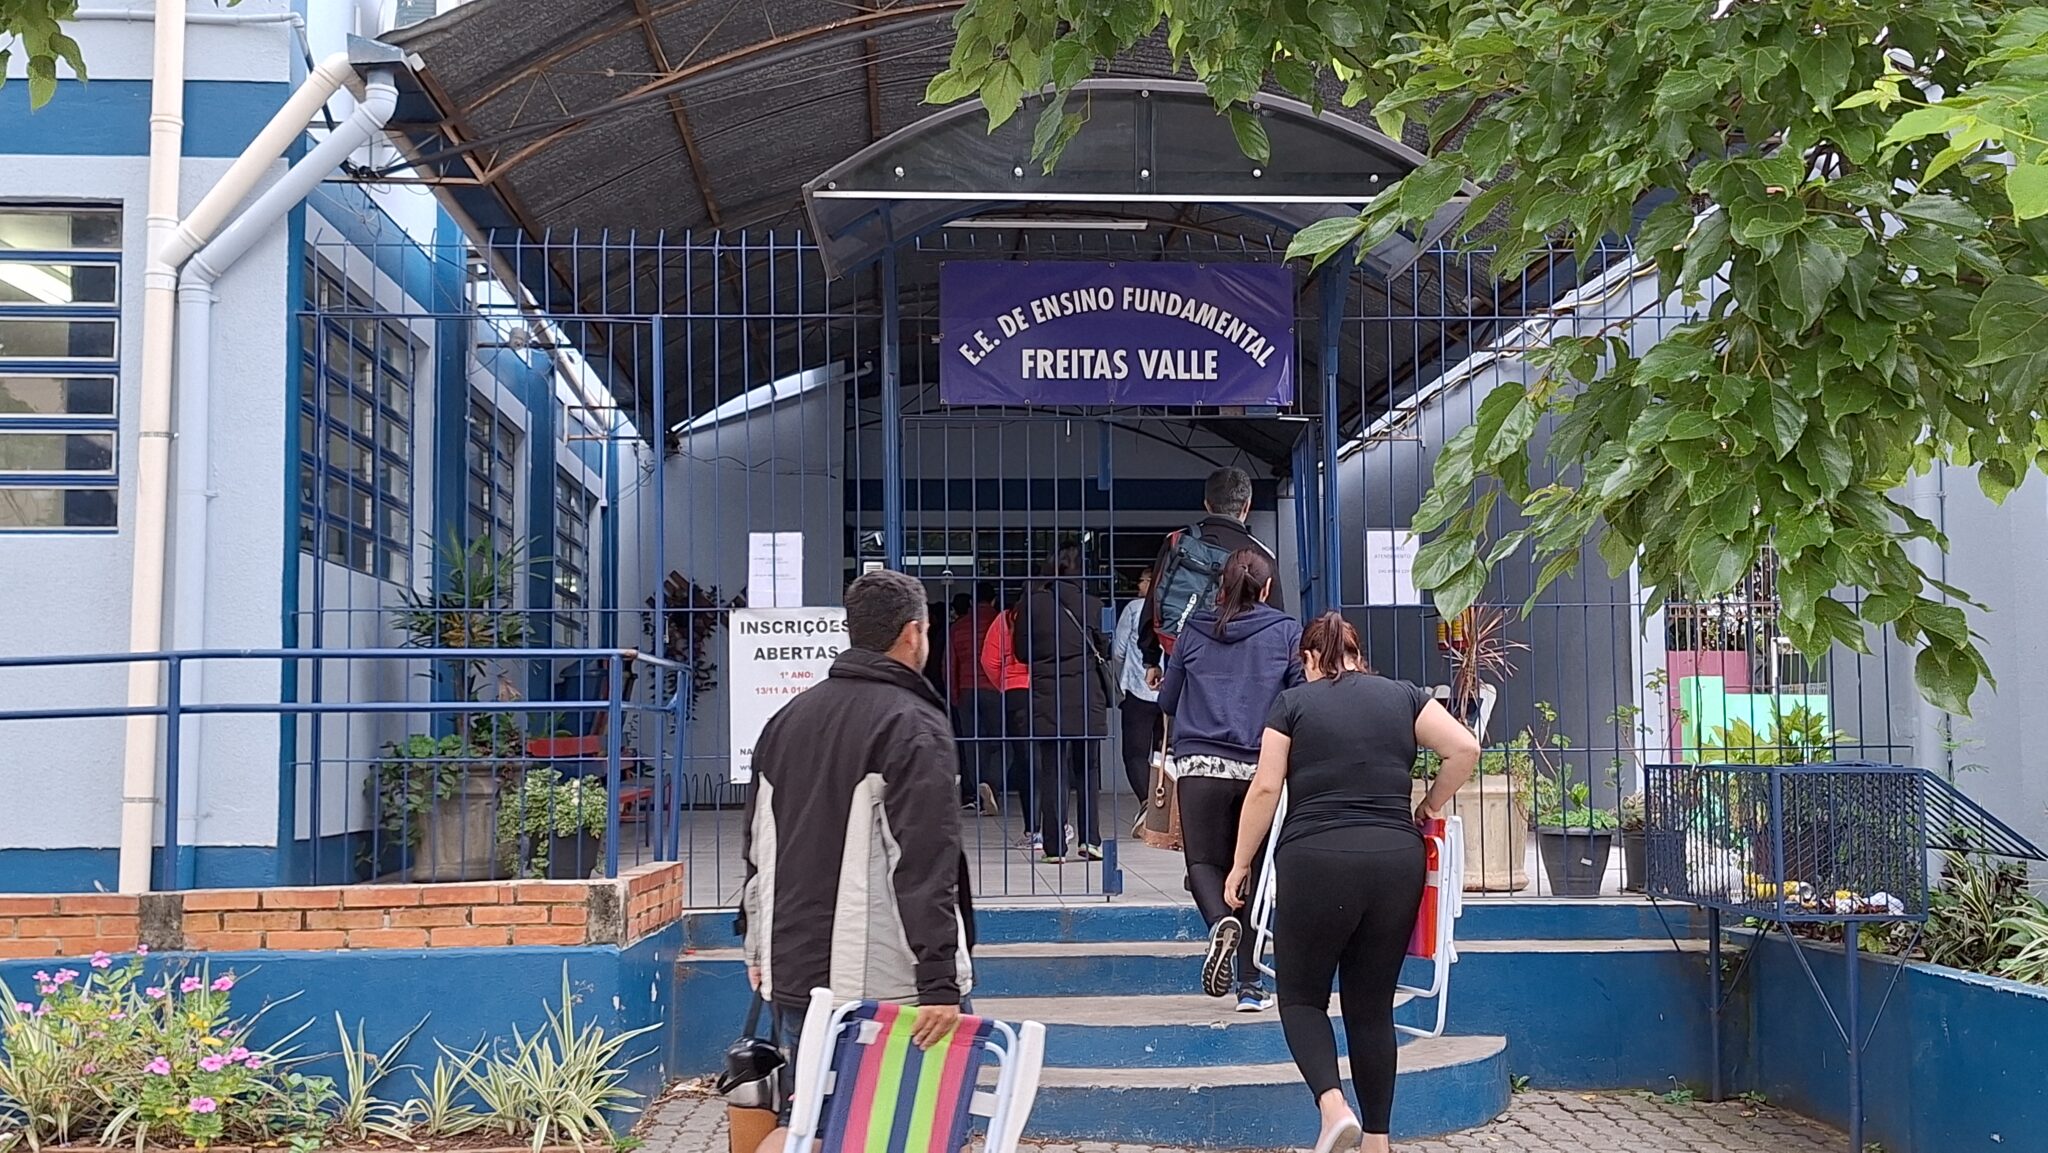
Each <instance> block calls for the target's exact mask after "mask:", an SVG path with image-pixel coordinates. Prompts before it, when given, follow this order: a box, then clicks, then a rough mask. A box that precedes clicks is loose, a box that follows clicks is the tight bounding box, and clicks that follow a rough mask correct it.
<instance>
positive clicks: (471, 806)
mask: <svg viewBox="0 0 2048 1153" xmlns="http://www.w3.org/2000/svg"><path fill="white" fill-rule="evenodd" d="M467 729H468V731H467V732H460V733H449V734H447V735H445V736H441V737H433V736H428V735H427V734H425V733H414V734H412V735H411V736H408V737H406V738H405V739H404V740H400V741H392V742H390V743H389V744H386V745H385V746H384V759H383V760H381V761H379V762H378V763H377V765H376V769H375V771H374V772H373V773H372V775H371V778H370V785H371V788H372V789H373V790H374V792H375V798H374V800H375V804H376V806H377V824H378V827H379V828H380V829H382V830H383V833H384V843H385V844H386V845H387V846H389V845H397V846H400V847H402V848H404V849H406V850H409V851H410V857H411V861H412V870H411V877H412V879H413V880H414V881H472V880H480V879H483V878H487V877H490V876H492V875H493V874H494V872H495V871H496V867H495V863H494V862H493V860H492V846H493V844H494V843H495V840H496V834H495V830H494V828H493V823H494V822H495V820H496V804H497V795H498V774H497V769H498V767H499V766H500V765H502V764H504V762H505V761H506V759H507V758H516V757H517V756H518V755H519V736H518V726H517V724H516V723H513V722H512V720H511V718H509V717H501V716H497V715H485V716H482V717H477V718H472V723H471V724H470V725H468V726H467Z"/></svg>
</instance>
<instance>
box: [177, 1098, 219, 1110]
mask: <svg viewBox="0 0 2048 1153" xmlns="http://www.w3.org/2000/svg"><path fill="white" fill-rule="evenodd" d="M219 1107H220V1105H219V1103H218V1102H216V1101H215V1100H214V1099H213V1098H211V1097H194V1098H192V1100H191V1101H190V1102H188V1103H187V1104H186V1105H185V1108H187V1109H190V1110H192V1111H193V1112H194V1113H211V1112H213V1111H214V1110H215V1109H217V1108H219Z"/></svg>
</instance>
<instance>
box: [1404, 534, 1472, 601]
mask: <svg viewBox="0 0 2048 1153" xmlns="http://www.w3.org/2000/svg"><path fill="white" fill-rule="evenodd" d="M1476 546H1477V542H1476V541H1474V540H1473V539H1472V538H1471V537H1469V536H1464V535H1461V534H1458V533H1448V532H1447V533H1444V534H1442V535H1441V536H1438V537H1436V538H1435V539H1433V540H1431V541H1429V542H1428V543H1426V544H1424V545H1423V546H1422V547H1421V548H1420V549H1417V550H1416V553H1415V583H1416V584H1417V585H1419V586H1421V587H1423V588H1436V587H1437V586H1439V585H1441V584H1443V583H1444V582H1446V581H1448V580H1450V579H1451V578H1452V577H1454V576H1456V575H1457V574H1458V572H1459V570H1461V569H1463V568H1464V567H1465V566H1467V565H1469V564H1471V563H1472V560H1473V557H1474V555H1475V554H1476V553H1477V551H1478V549H1477V547H1476Z"/></svg>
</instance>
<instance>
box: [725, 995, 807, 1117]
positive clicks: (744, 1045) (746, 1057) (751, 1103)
mask: <svg viewBox="0 0 2048 1153" xmlns="http://www.w3.org/2000/svg"><path fill="white" fill-rule="evenodd" d="M763 1004H765V1002H764V1001H763V1000H762V999H761V998H760V997H758V996H757V997H755V998H754V1003H753V1005H751V1006H750V1007H749V1008H748V1009H747V1023H746V1027H745V1029H744V1030H743V1031H742V1032H741V1033H740V1035H739V1037H737V1038H736V1039H734V1041H733V1043H732V1044H731V1045H730V1046H728V1047H727V1048H726V1050H725V1070H724V1071H723V1072H721V1073H720V1074H719V1075H718V1080H717V1082H716V1083H715V1087H716V1088H717V1090H718V1095H719V1096H721V1097H723V1098H725V1118H726V1128H727V1131H728V1134H729V1136H730V1139H731V1143H732V1153H755V1151H756V1150H758V1149H759V1148H760V1146H761V1142H763V1141H765V1140H767V1138H768V1134H770V1133H772V1132H774V1131H775V1126H776V1125H777V1124H778V1123H779V1120H780V1118H781V1114H782V1106H783V1104H784V1101H783V1083H782V1067H783V1066H784V1065H786V1064H787V1063H788V1060H789V1059H788V1058H786V1057H784V1056H783V1055H782V1046H781V1045H780V1044H778V1041H779V1037H778V1033H779V1030H778V1029H777V1028H776V1021H775V1014H774V1013H772V1012H771V1013H770V1014H769V1015H768V1036H766V1037H762V1036H761V1035H760V1027H761V1006H762V1005H763Z"/></svg>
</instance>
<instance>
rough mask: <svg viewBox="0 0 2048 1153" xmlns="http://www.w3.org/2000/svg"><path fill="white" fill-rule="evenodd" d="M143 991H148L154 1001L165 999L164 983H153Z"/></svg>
mask: <svg viewBox="0 0 2048 1153" xmlns="http://www.w3.org/2000/svg"><path fill="white" fill-rule="evenodd" d="M143 992H145V993H148V994H149V999H150V1000H152V1001H161V1000H163V999H164V988H163V986H162V985H151V986H150V987H149V988H147V989H144V990H143Z"/></svg>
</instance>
